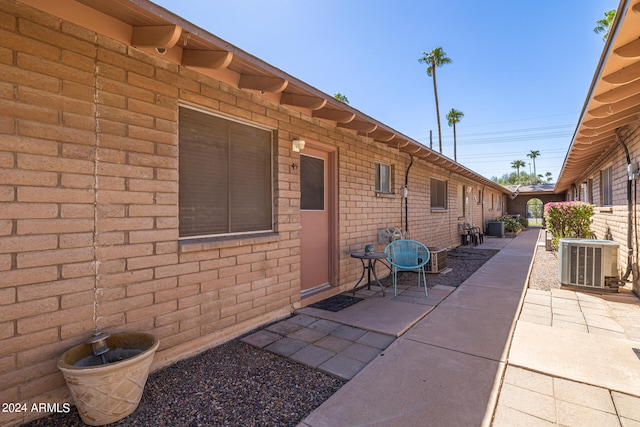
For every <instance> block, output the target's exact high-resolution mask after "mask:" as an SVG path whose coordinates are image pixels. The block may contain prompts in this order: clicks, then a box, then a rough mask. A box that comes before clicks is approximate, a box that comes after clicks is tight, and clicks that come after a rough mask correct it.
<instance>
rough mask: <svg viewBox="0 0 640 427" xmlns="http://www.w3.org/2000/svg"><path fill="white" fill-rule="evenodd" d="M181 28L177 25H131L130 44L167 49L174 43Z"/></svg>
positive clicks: (178, 36) (179, 34) (180, 33)
mask: <svg viewBox="0 0 640 427" xmlns="http://www.w3.org/2000/svg"><path fill="white" fill-rule="evenodd" d="M181 35H182V28H181V27H179V26H177V25H149V26H140V27H133V32H132V33H131V45H132V46H135V47H153V48H156V49H168V48H171V47H173V46H175V45H176V43H178V40H180V36H181Z"/></svg>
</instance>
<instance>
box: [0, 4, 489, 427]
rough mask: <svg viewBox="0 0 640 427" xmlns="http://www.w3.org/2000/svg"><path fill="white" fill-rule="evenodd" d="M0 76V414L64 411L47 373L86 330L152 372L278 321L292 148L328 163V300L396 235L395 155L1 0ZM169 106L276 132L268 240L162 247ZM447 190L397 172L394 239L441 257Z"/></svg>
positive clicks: (450, 234)
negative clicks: (333, 169) (332, 196)
mask: <svg viewBox="0 0 640 427" xmlns="http://www.w3.org/2000/svg"><path fill="white" fill-rule="evenodd" d="M0 75H1V76H3V77H2V81H1V82H0V272H1V274H0V402H26V403H28V404H31V403H32V402H42V401H47V402H54V403H55V402H62V401H65V400H69V399H70V397H69V394H68V391H67V389H66V386H65V384H64V380H63V378H62V375H61V374H60V373H59V372H58V370H57V368H56V361H57V359H58V357H59V356H60V355H61V354H62V353H63V352H64V351H65V350H66V349H68V348H69V347H71V346H73V345H76V344H78V343H79V342H82V341H84V340H85V339H86V338H87V337H88V336H89V335H90V333H91V332H92V331H93V330H94V328H98V329H102V330H106V331H108V332H111V333H113V332H118V331H127V330H139V331H145V332H151V333H153V334H155V335H156V336H158V337H159V338H160V342H161V345H160V349H159V352H158V354H157V356H156V360H155V365H154V366H155V367H156V368H157V367H160V366H163V365H166V364H169V363H172V362H174V361H176V360H178V359H180V358H184V357H186V356H189V355H192V354H194V353H197V352H199V351H202V350H204V349H206V348H208V347H211V346H214V345H217V344H219V343H221V342H223V341H225V340H228V339H230V338H232V337H235V336H238V335H240V334H242V333H243V332H246V331H248V330H250V329H252V328H255V327H256V326H258V325H261V324H264V323H266V322H269V321H272V320H275V319H277V318H280V317H284V316H286V315H288V314H289V313H290V312H291V310H292V307H294V306H295V305H296V304H298V303H299V301H300V273H299V270H300V250H299V246H300V223H299V218H300V210H299V192H300V184H299V174H298V173H297V172H296V171H294V170H292V169H291V168H290V167H289V165H290V164H291V163H292V162H293V161H296V160H297V159H298V155H297V154H294V153H292V152H291V142H290V141H291V139H293V137H294V136H303V137H304V138H305V139H307V140H310V141H316V142H319V143H323V144H328V145H331V146H335V147H337V150H338V176H339V201H338V205H339V206H338V216H339V218H338V221H339V242H338V247H339V254H338V257H337V258H338V267H337V274H338V277H337V280H338V283H336V285H339V286H341V287H342V288H345V289H346V288H347V287H349V286H350V285H352V284H353V283H354V282H355V280H356V279H357V278H358V276H359V273H360V266H359V264H358V263H356V262H354V260H353V259H351V258H350V257H349V255H348V254H349V252H350V251H353V250H358V249H361V248H362V247H363V246H364V245H365V244H366V243H370V242H375V241H376V238H377V231H378V229H379V228H386V227H389V226H400V225H401V224H402V225H404V224H403V222H404V211H403V209H404V201H403V199H402V198H401V197H400V187H402V186H403V185H404V175H405V171H406V169H407V167H408V165H409V157H408V156H407V155H406V154H401V153H399V152H398V150H396V149H393V148H390V147H388V146H386V145H383V144H379V143H376V142H373V141H371V140H368V139H367V138H365V137H362V136H358V135H356V134H355V133H353V132H350V131H348V130H340V129H336V128H334V127H333V126H331V125H330V124H327V123H325V122H322V121H319V120H316V119H311V118H310V117H308V116H305V115H303V114H301V113H299V112H297V111H294V110H291V109H288V108H286V107H283V106H281V105H279V104H277V103H273V102H270V101H268V100H266V99H264V98H263V97H261V96H260V95H258V94H253V93H250V92H247V91H241V90H238V89H236V88H233V87H230V86H228V85H226V84H223V83H220V82H218V81H215V80H213V79H210V78H206V77H203V76H202V75H198V74H196V73H195V72H193V71H191V70H188V69H185V68H182V67H179V66H177V65H175V64H171V63H169V62H166V61H164V60H162V59H159V58H157V57H153V56H150V55H148V54H146V53H143V52H140V51H137V50H135V49H133V48H131V47H127V46H124V45H122V44H120V43H118V42H115V41H113V40H110V39H107V38H105V37H102V36H99V35H96V34H94V33H92V32H90V31H87V30H84V29H82V28H79V27H76V26H74V25H71V24H68V23H66V22H64V21H60V20H59V19H53V18H52V17H50V16H47V15H45V14H43V13H41V12H38V11H35V10H33V9H30V8H29V7H26V6H24V5H21V4H19V3H15V2H14V1H12V0H0ZM180 102H188V103H193V104H195V105H198V106H200V107H202V108H208V109H211V110H214V111H219V112H223V113H225V114H229V115H232V116H235V117H238V118H242V119H245V120H248V121H251V122H254V123H259V124H262V125H266V126H269V127H272V128H273V129H277V132H276V134H277V137H278V138H277V141H276V149H275V156H274V162H275V165H274V170H275V182H274V193H275V194H274V206H275V212H274V216H275V218H276V229H275V231H276V233H272V234H269V235H264V236H257V237H256V236H251V237H246V238H239V239H233V240H226V241H224V240H223V241H202V242H196V243H188V244H185V243H181V242H180V241H179V240H178V170H177V167H178V137H177V129H178V124H177V117H178V104H179V103H180ZM376 161H382V162H385V163H389V164H392V165H393V167H394V171H395V176H394V194H392V195H390V196H386V197H376V194H375V192H374V182H373V181H374V179H373V177H374V163H375V162H376ZM430 177H438V178H440V179H444V180H447V181H448V182H449V187H448V188H449V209H447V210H446V211H445V212H432V211H431V209H430V207H429V200H430V199H429V197H430V195H429V191H430V188H429V178H430ZM460 185H466V186H468V187H469V188H471V189H472V193H471V194H478V190H479V189H480V187H479V186H478V184H476V183H473V182H472V181H470V180H469V179H467V178H462V177H461V176H459V175H456V174H452V173H450V172H449V171H447V170H444V169H441V168H439V167H436V166H433V165H431V164H428V163H426V162H424V161H421V160H418V161H415V162H414V165H413V166H412V168H411V170H410V173H409V208H408V209H409V210H408V217H409V231H410V237H411V238H414V239H417V240H420V241H423V242H425V243H427V244H428V245H430V246H446V247H453V246H455V245H457V244H458V233H457V226H456V224H457V223H458V222H462V220H463V218H459V217H460V216H461V213H460V212H458V202H457V200H458V197H460V195H459V194H458V190H457V189H458V186H460ZM491 195H493V196H494V197H496V198H497V197H501V195H500V194H499V192H497V191H496V190H494V189H486V190H485V191H484V200H485V203H484V205H483V204H477V201H473V202H472V203H474V205H473V222H474V223H481V222H482V221H483V219H484V220H488V219H491V218H494V217H496V216H499V215H498V212H497V209H491V206H490V203H488V202H487V200H489V199H490V197H491ZM379 249H382V247H380V246H379ZM5 415H6V414H0V417H4V416H5ZM33 416H36V415H27V416H26V418H21V417H15V418H10V419H9V418H6V417H5V418H0V424H2V423H5V422H7V423H15V422H19V421H24V420H25V419H28V418H30V417H33Z"/></svg>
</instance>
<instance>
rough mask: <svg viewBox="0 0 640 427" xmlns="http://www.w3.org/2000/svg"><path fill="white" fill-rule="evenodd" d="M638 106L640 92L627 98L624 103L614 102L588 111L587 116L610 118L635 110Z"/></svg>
mask: <svg viewBox="0 0 640 427" xmlns="http://www.w3.org/2000/svg"><path fill="white" fill-rule="evenodd" d="M638 104H640V92H639V93H637V94H635V95H632V96H630V97H629V98H625V99H623V100H622V101H619V102H612V103H611V104H608V105H603V106H602V107H598V108H594V109H593V110H589V111H587V114H589V115H590V116H592V117H598V118H603V117H609V116H611V115H613V114H616V113H620V112H621V111H624V110H627V109H629V108H633V107H635V106H636V105H638Z"/></svg>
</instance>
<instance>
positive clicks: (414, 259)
mask: <svg viewBox="0 0 640 427" xmlns="http://www.w3.org/2000/svg"><path fill="white" fill-rule="evenodd" d="M384 252H385V253H386V254H387V261H388V262H389V265H390V266H391V277H392V280H393V294H394V295H397V277H398V272H399V271H415V272H417V273H418V286H420V276H422V283H423V285H424V294H425V295H427V277H426V274H425V271H424V266H425V264H426V263H427V262H429V257H430V256H431V253H430V252H429V249H427V247H426V246H425V245H423V244H422V243H420V242H416V241H415V240H395V241H393V242H391V243H389V244H388V245H387V247H386V248H384Z"/></svg>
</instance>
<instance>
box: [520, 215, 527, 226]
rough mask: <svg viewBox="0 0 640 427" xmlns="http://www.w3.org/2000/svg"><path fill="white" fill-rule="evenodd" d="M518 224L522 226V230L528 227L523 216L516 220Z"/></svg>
mask: <svg viewBox="0 0 640 427" xmlns="http://www.w3.org/2000/svg"><path fill="white" fill-rule="evenodd" d="M518 222H519V223H520V225H521V226H522V228H527V227H529V220H528V219H527V218H525V217H523V216H521V217H519V218H518Z"/></svg>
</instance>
